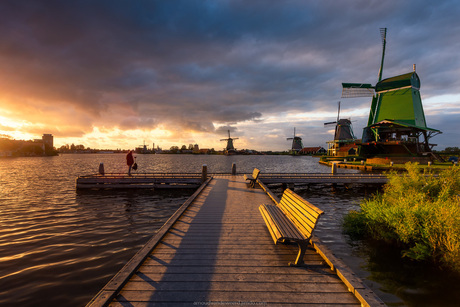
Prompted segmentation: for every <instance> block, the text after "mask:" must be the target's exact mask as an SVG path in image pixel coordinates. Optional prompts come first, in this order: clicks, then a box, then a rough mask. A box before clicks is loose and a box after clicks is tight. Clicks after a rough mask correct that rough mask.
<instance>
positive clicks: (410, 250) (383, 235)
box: [343, 163, 460, 273]
mask: <svg viewBox="0 0 460 307" xmlns="http://www.w3.org/2000/svg"><path fill="white" fill-rule="evenodd" d="M405 167H406V169H407V174H405V175H403V176H401V175H398V174H396V173H395V172H390V173H388V178H389V181H388V183H387V184H386V185H385V187H384V190H383V193H381V194H376V195H374V196H373V197H372V198H371V199H369V200H365V201H363V202H362V203H361V211H359V212H357V211H352V212H350V213H349V214H348V215H347V216H345V218H344V224H343V226H344V230H345V232H346V233H348V234H349V235H350V236H351V237H352V238H363V237H365V236H368V237H372V238H374V239H378V240H385V241H389V242H392V243H394V244H397V245H399V246H401V249H402V256H404V257H409V258H411V259H414V260H419V261H430V262H433V263H436V264H438V265H440V266H442V267H446V268H450V269H452V270H454V271H456V272H459V273H460V168H459V167H451V168H449V169H446V170H444V171H442V172H441V173H439V174H438V175H437V176H435V175H433V174H432V173H430V172H429V170H426V169H425V170H421V169H420V168H418V167H417V164H416V163H407V164H406V166H405Z"/></svg>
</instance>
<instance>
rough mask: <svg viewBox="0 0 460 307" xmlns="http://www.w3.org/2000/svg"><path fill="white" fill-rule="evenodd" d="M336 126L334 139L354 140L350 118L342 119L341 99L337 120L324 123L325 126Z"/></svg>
mask: <svg viewBox="0 0 460 307" xmlns="http://www.w3.org/2000/svg"><path fill="white" fill-rule="evenodd" d="M329 125H336V126H335V133H334V141H339V140H341V141H343V140H354V139H356V138H355V135H354V134H353V128H352V125H351V121H350V120H349V119H340V101H339V102H338V112H337V120H336V121H335V122H327V123H324V127H326V126H329Z"/></svg>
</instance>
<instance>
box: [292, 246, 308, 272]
mask: <svg viewBox="0 0 460 307" xmlns="http://www.w3.org/2000/svg"><path fill="white" fill-rule="evenodd" d="M297 245H298V246H299V253H298V254H297V258H296V260H295V263H292V262H289V266H302V265H303V256H304V255H305V252H306V251H307V245H308V243H307V242H306V241H301V242H297Z"/></svg>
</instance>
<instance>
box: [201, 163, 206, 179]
mask: <svg viewBox="0 0 460 307" xmlns="http://www.w3.org/2000/svg"><path fill="white" fill-rule="evenodd" d="M206 179H208V166H207V165H206V164H203V170H202V171H201V183H203V182H205V181H206Z"/></svg>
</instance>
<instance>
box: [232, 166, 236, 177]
mask: <svg viewBox="0 0 460 307" xmlns="http://www.w3.org/2000/svg"><path fill="white" fill-rule="evenodd" d="M232 175H236V164H235V163H232Z"/></svg>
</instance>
